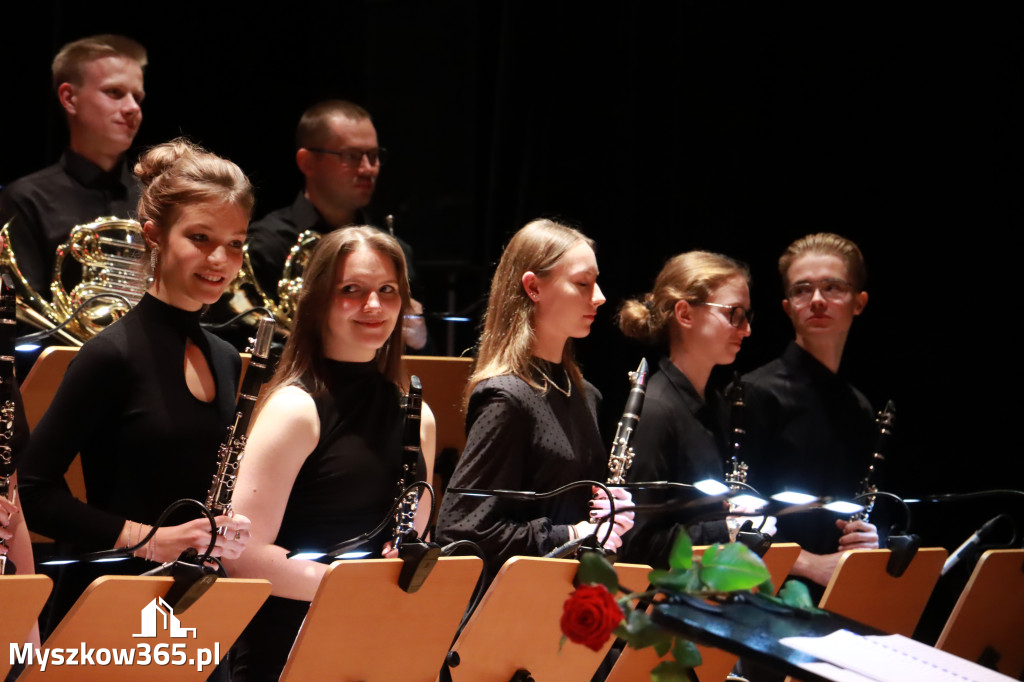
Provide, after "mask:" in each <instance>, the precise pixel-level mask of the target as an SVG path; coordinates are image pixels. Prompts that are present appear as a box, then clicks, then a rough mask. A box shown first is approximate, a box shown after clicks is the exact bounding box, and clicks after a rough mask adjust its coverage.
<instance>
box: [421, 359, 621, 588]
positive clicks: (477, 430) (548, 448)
mask: <svg viewBox="0 0 1024 682" xmlns="http://www.w3.org/2000/svg"><path fill="white" fill-rule="evenodd" d="M535 362H536V363H537V365H538V366H539V369H540V370H541V371H543V372H544V373H545V374H546V375H547V376H548V377H551V379H552V380H553V381H555V382H557V384H558V385H559V386H561V387H562V388H563V389H564V388H565V386H566V385H567V383H568V378H567V377H566V375H565V371H564V370H563V368H562V366H561V365H555V364H551V363H546V362H543V361H538V360H536V359H535ZM535 378H536V380H537V381H538V383H540V385H541V386H543V385H544V384H545V381H546V379H545V378H544V377H543V375H541V374H540V373H539V372H536V376H535ZM571 393H572V395H571V396H566V395H565V394H564V393H562V392H560V391H559V390H557V389H556V388H552V387H550V386H549V387H548V389H547V390H546V391H543V392H541V391H538V390H537V389H535V388H532V387H531V386H530V385H529V384H527V383H526V382H525V381H523V380H522V379H520V378H518V377H515V376H511V375H505V376H499V377H493V378H490V379H486V380H484V381H481V382H480V383H479V384H477V385H476V387H475V388H474V389H473V393H472V395H470V398H469V408H468V410H467V413H466V430H467V438H466V448H465V450H464V451H463V453H462V457H461V458H459V463H458V464H457V465H456V467H455V473H454V474H453V475H452V479H451V483H450V484H449V488H483V489H489V490H493V489H498V488H500V489H505V490H532V491H536V492H546V491H549V490H553V489H555V488H557V487H559V486H561V485H564V484H566V483H570V482H572V481H579V480H588V479H589V480H598V481H604V480H605V479H606V478H607V474H608V469H607V462H608V456H607V454H606V453H605V449H604V446H603V444H602V442H601V436H600V433H599V432H598V428H597V405H598V401H599V400H600V398H601V396H600V394H599V393H598V392H597V389H596V388H594V387H593V386H592V385H591V384H589V383H586V382H584V388H583V390H580V388H579V387H577V386H573V387H572V392H571ZM590 497H591V491H590V490H589V489H588V488H586V487H581V488H580V489H578V490H572V491H569V492H567V493H566V494H564V495H561V496H560V497H556V498H552V499H548V500H538V501H535V502H523V501H519V500H503V499H498V498H496V497H472V496H468V495H459V494H455V493H452V492H448V493H447V494H446V495H445V497H444V500H443V502H442V504H441V513H440V516H439V517H438V524H437V527H438V536H439V537H440V538H441V539H442V541H444V542H451V541H453V540H472V541H473V542H475V543H477V544H478V545H480V547H481V548H482V549H483V551H484V554H485V555H486V556H487V563H488V571H489V574H490V575H491V576H493V575H494V574H495V572H496V571H497V570H498V569H499V568H501V566H502V564H504V563H505V561H507V560H508V559H509V558H511V557H513V556H516V555H524V556H541V555H543V554H545V553H547V552H549V551H550V550H552V549H554V548H555V547H558V546H559V545H561V544H564V543H565V542H568V541H569V528H568V527H569V526H570V525H572V524H575V523H578V522H580V521H583V520H585V519H586V518H587V514H588V508H587V502H588V501H589V500H590Z"/></svg>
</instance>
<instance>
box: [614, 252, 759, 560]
mask: <svg viewBox="0 0 1024 682" xmlns="http://www.w3.org/2000/svg"><path fill="white" fill-rule="evenodd" d="M749 279H750V275H749V273H748V271H747V268H746V266H745V265H742V264H741V263H738V262H737V261H734V260H733V259H731V258H728V257H726V256H722V255H719V254H715V253H708V252H706V251H691V252H689V253H684V254H680V255H678V256H675V257H674V258H672V259H670V260H669V261H668V262H667V263H666V264H665V266H664V267H663V268H662V269H661V272H660V273H659V274H658V278H657V279H656V280H655V282H654V289H653V290H652V291H651V292H650V293H647V294H645V295H644V296H643V298H641V299H638V300H631V301H627V302H626V303H625V304H624V305H623V306H622V309H621V310H620V311H619V328H620V329H621V330H622V332H623V333H624V334H625V335H626V336H629V337H631V338H634V339H638V340H640V341H644V342H646V343H650V344H654V345H658V346H660V347H661V348H663V349H665V350H666V351H667V352H668V355H667V356H666V357H662V358H661V360H660V362H659V363H658V371H657V372H656V373H655V374H654V375H653V376H651V378H650V381H649V383H648V386H647V396H646V400H645V402H644V411H643V416H642V418H641V419H640V424H639V425H638V426H637V430H636V433H635V434H634V437H633V448H634V450H635V451H636V457H635V459H634V461H633V466H632V468H631V469H630V470H629V474H628V478H629V480H630V481H664V480H668V481H675V482H677V483H695V482H697V481H700V480H704V479H708V478H712V479H717V480H719V481H720V480H722V479H723V478H724V470H723V461H724V455H723V453H725V452H726V445H727V444H726V443H725V440H724V438H723V435H722V433H721V427H720V425H719V415H720V414H723V413H724V410H722V409H721V407H720V403H721V402H722V400H721V396H720V395H718V393H717V392H716V391H715V390H714V389H713V388H710V387H709V386H708V380H709V379H710V378H711V370H712V369H714V367H715V366H716V365H729V364H732V362H733V361H734V360H735V359H736V354H737V353H738V352H739V350H740V346H741V345H742V343H743V339H745V338H746V337H748V336H750V319H751V313H750V290H749ZM645 501H649V500H645ZM685 521H686V520H685V519H682V518H678V519H677V518H673V517H671V516H661V517H650V518H647V519H644V520H642V521H641V522H640V523H639V524H638V528H637V529H636V531H635V532H634V533H633V535H632V537H631V538H630V542H629V543H628V545H629V546H628V547H627V550H626V552H624V555H625V556H626V557H627V558H628V559H629V560H630V561H643V562H648V561H649V562H650V563H651V564H652V565H654V566H656V567H661V566H665V565H667V561H668V553H669V551H670V550H671V548H672V543H673V542H674V540H675V536H676V533H677V531H678V529H679V528H680V527H682V526H685V527H686V530H687V532H688V533H689V534H690V537H691V539H692V540H693V542H694V544H708V543H711V542H727V541H728V540H729V533H728V530H727V528H726V523H725V522H724V521H711V522H706V523H696V524H687V523H685Z"/></svg>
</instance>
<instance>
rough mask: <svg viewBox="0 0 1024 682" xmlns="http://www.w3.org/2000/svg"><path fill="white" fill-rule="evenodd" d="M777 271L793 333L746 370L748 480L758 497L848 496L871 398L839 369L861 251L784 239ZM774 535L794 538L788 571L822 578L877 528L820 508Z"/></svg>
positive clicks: (860, 305) (874, 544)
mask: <svg viewBox="0 0 1024 682" xmlns="http://www.w3.org/2000/svg"><path fill="white" fill-rule="evenodd" d="M779 272H780V274H781V275H782V282H783V285H784V287H785V291H786V298H785V300H783V302H782V307H783V310H785V312H786V314H787V315H788V316H789V319H790V321H791V322H792V323H793V329H794V330H795V331H796V339H795V341H793V342H791V343H790V345H789V347H788V348H787V349H786V351H785V352H784V353H783V354H782V356H781V357H779V358H777V359H776V360H773V361H772V362H770V363H768V364H767V365H765V366H763V367H761V368H759V369H757V370H754V371H753V372H751V373H750V374H747V375H746V376H744V377H743V382H744V384H745V385H746V395H745V403H746V407H745V412H744V419H745V422H746V424H745V429H746V431H747V439H746V441H745V443H744V453H745V455H744V457H745V459H747V461H748V463H749V465H750V481H751V483H752V484H753V485H754V486H755V487H757V488H758V489H759V490H760V491H761V493H763V494H764V495H771V494H774V493H777V492H780V491H782V490H798V491H801V492H807V493H811V494H814V495H828V496H833V497H838V498H840V499H849V498H850V496H852V495H853V494H854V492H855V490H856V487H857V482H858V481H859V480H860V479H861V478H862V477H863V475H864V473H865V471H866V470H867V469H866V468H867V462H868V459H869V457H870V453H871V447H872V444H873V440H874V433H875V427H874V420H873V413H872V410H871V405H870V403H868V401H867V399H866V398H865V397H864V395H863V394H862V393H861V392H860V391H858V390H857V389H856V388H854V387H853V386H851V385H850V384H849V383H847V382H846V380H845V379H843V378H842V377H841V376H840V375H839V374H838V372H839V364H840V361H841V360H842V356H843V349H844V347H845V345H846V339H847V336H848V335H849V333H850V327H851V326H852V324H853V320H854V318H856V317H857V316H858V315H860V314H861V312H863V311H864V307H865V306H866V305H867V302H868V294H867V292H866V291H864V280H865V268H864V258H863V255H862V254H861V252H860V249H859V248H858V247H857V245H856V244H854V243H853V242H851V241H850V240H848V239H845V238H843V237H840V236H839V235H835V234H813V235H809V236H806V237H803V238H801V239H798V240H797V241H795V242H793V243H792V244H791V245H790V246H789V248H788V249H787V250H786V252H785V253H784V254H783V255H782V257H781V258H780V259H779ZM776 541H790V542H797V543H799V544H800V546H801V547H802V548H803V551H802V552H801V553H800V556H799V558H798V559H797V562H796V564H795V565H794V567H793V574H794V575H797V576H802V577H805V578H807V579H809V580H812V581H814V582H815V583H818V584H820V585H825V584H827V583H828V580H829V578H830V577H831V575H832V572H833V571H834V569H835V567H836V565H837V564H838V562H839V558H840V556H841V555H842V552H844V551H846V550H850V549H877V548H878V531H877V529H876V528H875V526H873V525H871V524H870V523H867V522H865V521H846V520H843V519H839V520H836V519H835V515H834V514H831V513H830V512H825V511H824V510H820V511H819V512H812V513H802V514H794V515H792V516H783V517H780V518H779V520H778V534H777V535H776Z"/></svg>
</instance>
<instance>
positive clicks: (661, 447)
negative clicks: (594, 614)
mask: <svg viewBox="0 0 1024 682" xmlns="http://www.w3.org/2000/svg"><path fill="white" fill-rule="evenodd" d="M708 398H709V400H708V401H707V402H705V401H704V400H703V399H702V398H701V397H700V396H699V395H698V394H697V390H696V389H695V388H694V387H693V384H692V383H690V380H689V379H687V378H686V375H685V374H683V373H682V372H681V371H679V368H677V367H676V366H675V365H673V364H672V362H671V361H670V360H669V359H668V358H662V359H661V361H660V362H659V363H658V372H657V373H655V374H654V375H653V376H652V377H651V379H650V381H649V382H648V385H647V396H646V398H645V400H644V407H643V412H642V413H641V415H640V422H639V424H638V425H637V429H636V433H635V434H634V436H633V450H634V451H635V453H636V454H635V457H634V460H633V465H632V467H631V468H630V470H629V472H628V474H627V480H628V481H629V482H630V483H636V482H641V481H673V482H676V483H696V482H697V481H702V480H705V479H709V478H710V479H715V480H717V481H721V480H723V479H724V477H725V472H724V470H723V466H722V447H723V445H724V441H723V439H722V436H721V432H720V426H719V418H718V415H719V413H720V409H719V406H720V402H721V401H720V399H719V397H718V395H717V393H714V392H711V393H709V394H708ZM673 497H674V496H673V495H672V494H671V493H668V494H665V493H662V492H661V491H650V492H645V493H637V494H636V499H635V501H636V502H637V504H648V503H657V502H665V501H667V500H670V499H673ZM680 528H685V529H686V531H687V533H689V535H690V539H691V540H693V543H694V544H697V545H704V544H710V543H713V542H728V541H729V531H728V528H727V527H726V524H725V521H723V520H719V521H706V522H695V521H694V520H693V518H692V516H690V515H689V514H688V513H687V512H685V511H682V510H680V511H676V512H673V513H670V514H664V515H655V514H651V513H649V512H637V521H636V526H634V528H633V530H632V532H630V533H629V535H628V536H627V537H626V540H625V542H626V549H625V550H624V551H623V558H624V559H626V560H628V561H639V562H642V563H648V562H649V563H651V565H653V566H655V567H663V566H666V565H667V563H668V554H669V551H670V550H671V549H672V543H673V542H674V541H675V538H676V535H677V534H678V532H679V529H680Z"/></svg>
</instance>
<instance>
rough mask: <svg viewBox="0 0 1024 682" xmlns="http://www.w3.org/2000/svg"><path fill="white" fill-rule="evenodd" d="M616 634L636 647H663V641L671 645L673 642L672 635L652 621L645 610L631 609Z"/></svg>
mask: <svg viewBox="0 0 1024 682" xmlns="http://www.w3.org/2000/svg"><path fill="white" fill-rule="evenodd" d="M614 634H615V635H616V636H617V637H621V638H622V639H624V640H626V643H627V644H629V646H631V647H633V648H634V649H643V648H644V647H649V646H657V647H662V646H664V645H663V644H662V642H668V643H669V645H671V642H672V635H670V634H668V633H667V632H665V631H664V630H662V629H661V628H660V627H658V626H657V625H655V624H654V623H653V622H651V619H650V617H649V616H648V615H647V614H646V613H644V612H643V611H630V612H629V615H628V616H627V617H626V622H625V623H624V624H622V625H619V627H618V628H616V630H615V633H614ZM666 650H667V649H666Z"/></svg>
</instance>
